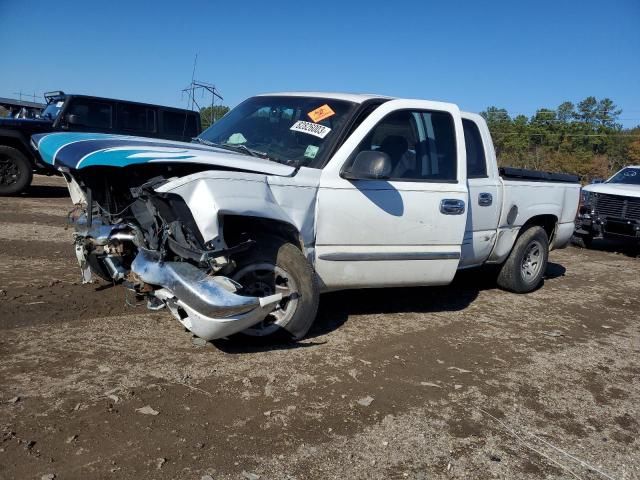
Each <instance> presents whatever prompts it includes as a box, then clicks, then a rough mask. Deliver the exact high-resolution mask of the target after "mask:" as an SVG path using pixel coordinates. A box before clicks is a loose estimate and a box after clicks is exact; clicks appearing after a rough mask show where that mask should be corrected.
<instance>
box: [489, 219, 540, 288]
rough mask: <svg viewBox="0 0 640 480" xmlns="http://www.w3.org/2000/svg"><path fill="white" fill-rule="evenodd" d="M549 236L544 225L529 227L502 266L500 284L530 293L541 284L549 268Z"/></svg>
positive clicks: (502, 286) (499, 275)
mask: <svg viewBox="0 0 640 480" xmlns="http://www.w3.org/2000/svg"><path fill="white" fill-rule="evenodd" d="M548 259H549V238H548V237H547V232H545V231H544V229H543V228H542V227H538V226H533V227H529V228H527V229H526V230H525V231H524V232H523V233H522V234H521V235H520V236H519V237H518V239H517V240H516V243H515V245H514V246H513V249H512V250H511V253H510V254H509V257H508V258H507V260H506V261H505V262H504V263H503V264H502V266H501V267H500V273H499V274H498V285H499V286H500V287H501V288H504V289H505V290H509V291H510V292H515V293H528V292H531V291H533V290H535V289H536V288H538V286H539V285H540V283H541V282H542V277H543V276H544V273H545V271H546V270H547V261H548Z"/></svg>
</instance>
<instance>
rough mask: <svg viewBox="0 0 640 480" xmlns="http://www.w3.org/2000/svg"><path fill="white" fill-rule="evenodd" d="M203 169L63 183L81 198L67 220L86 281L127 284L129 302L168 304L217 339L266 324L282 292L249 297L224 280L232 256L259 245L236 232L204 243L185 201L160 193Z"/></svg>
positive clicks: (134, 171) (146, 168) (116, 173)
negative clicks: (98, 279) (166, 185)
mask: <svg viewBox="0 0 640 480" xmlns="http://www.w3.org/2000/svg"><path fill="white" fill-rule="evenodd" d="M204 169H205V168H204V167H203V166H198V165H148V164H146V165H137V166H132V167H128V168H124V169H122V168H117V169H116V168H110V167H93V168H87V169H83V170H81V171H74V172H73V176H72V175H71V174H70V173H65V178H66V179H67V181H68V182H69V184H70V190H71V192H72V193H74V192H75V195H76V198H74V202H77V203H76V207H75V208H74V210H72V212H71V213H70V215H69V220H70V222H71V223H72V224H73V225H74V227H75V230H76V232H75V252H76V256H77V258H78V261H79V263H80V266H81V270H82V278H83V282H90V281H91V278H92V274H96V275H98V276H100V277H101V278H103V279H104V280H107V281H112V282H115V283H122V284H123V285H124V286H125V287H126V288H127V290H128V294H129V297H130V299H131V302H132V303H133V302H136V303H137V302H139V301H140V300H142V299H144V300H146V302H147V306H148V308H150V309H152V310H156V309H161V308H163V307H165V306H166V307H167V308H168V309H169V310H170V311H171V312H172V313H173V315H174V316H175V317H176V318H177V319H178V320H180V321H181V322H182V323H183V324H184V325H185V327H187V328H188V329H189V330H191V331H193V332H194V333H195V334H196V335H198V336H200V337H203V338H205V339H213V338H219V337H222V336H227V335H229V334H232V333H236V332H238V331H240V330H243V329H244V328H246V327H249V326H251V325H253V324H255V323H256V322H257V321H260V320H262V319H263V318H264V317H265V316H267V314H268V313H269V312H270V311H271V310H273V309H274V308H277V305H278V303H279V302H280V301H281V300H282V295H281V294H280V293H274V294H273V295H270V296H266V297H254V296H248V295H246V293H245V294H243V293H244V292H243V286H242V285H240V284H239V283H237V282H236V281H234V280H232V279H231V278H230V277H228V276H226V275H229V274H231V273H232V272H233V270H234V268H235V262H234V256H235V255H236V254H240V253H242V252H245V251H247V250H249V249H250V248H252V246H253V245H254V243H255V240H253V239H251V238H250V236H249V235H248V234H247V233H246V232H237V233H236V234H235V235H233V236H232V237H231V238H232V239H233V242H234V244H233V245H230V246H227V245H226V243H225V242H224V241H223V239H221V238H216V239H213V240H210V241H208V242H205V241H204V239H203V237H202V234H201V233H200V231H199V229H198V227H197V225H196V223H195V220H194V218H193V216H192V213H191V211H190V209H189V208H188V207H187V205H186V204H185V201H184V200H183V198H182V197H180V196H179V195H177V194H173V193H162V192H158V191H156V190H155V188H157V187H159V186H161V185H163V184H164V183H166V182H167V180H168V178H175V177H183V176H186V175H189V174H192V173H197V172H199V171H201V170H204ZM208 319H216V320H218V321H207V320H208Z"/></svg>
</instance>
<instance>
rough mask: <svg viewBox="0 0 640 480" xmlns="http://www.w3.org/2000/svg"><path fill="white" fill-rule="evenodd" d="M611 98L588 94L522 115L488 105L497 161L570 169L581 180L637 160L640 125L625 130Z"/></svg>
mask: <svg viewBox="0 0 640 480" xmlns="http://www.w3.org/2000/svg"><path fill="white" fill-rule="evenodd" d="M621 113H622V109H620V108H619V107H618V106H617V105H616V104H615V103H614V102H613V101H612V100H611V99H609V98H603V99H600V100H598V99H597V98H596V97H587V98H585V99H584V100H582V101H581V102H578V103H577V104H574V103H572V102H563V103H561V104H560V105H559V106H558V107H557V108H556V109H549V108H541V109H539V110H537V111H536V113H535V114H534V115H533V116H531V117H527V116H525V115H516V116H514V117H512V116H511V115H509V113H508V112H507V110H506V109H504V108H498V107H489V108H487V110H486V111H484V112H482V113H481V115H482V116H483V117H484V118H485V119H486V120H487V124H488V125H489V130H490V131H491V136H492V137H493V143H494V146H495V149H496V155H497V156H498V163H499V164H500V165H501V166H511V167H521V168H531V169H536V170H547V171H552V172H567V173H574V174H577V175H579V176H580V178H581V179H582V180H583V181H584V182H589V181H590V180H592V179H594V178H607V177H608V176H609V175H611V174H612V173H614V172H615V171H617V170H619V169H620V168H622V167H623V166H625V165H628V164H632V163H640V126H638V127H635V128H630V129H624V128H623V127H622V125H621V124H620V123H619V118H620V114H621Z"/></svg>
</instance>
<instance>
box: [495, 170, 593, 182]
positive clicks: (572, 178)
mask: <svg viewBox="0 0 640 480" xmlns="http://www.w3.org/2000/svg"><path fill="white" fill-rule="evenodd" d="M500 176H501V177H502V178H505V179H508V180H522V181H528V182H562V183H579V182H580V177H578V176H577V175H571V174H569V173H553V172H542V171H539V170H527V169H526V168H514V167H500Z"/></svg>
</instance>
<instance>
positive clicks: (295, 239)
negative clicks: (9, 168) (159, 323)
mask: <svg viewBox="0 0 640 480" xmlns="http://www.w3.org/2000/svg"><path fill="white" fill-rule="evenodd" d="M65 135H66V136H65ZM33 144H34V146H35V147H36V148H38V150H39V151H40V154H41V155H42V157H43V158H44V159H45V160H46V161H47V162H49V163H50V164H52V165H53V166H54V167H56V168H58V169H59V170H60V171H61V172H62V173H63V175H64V176H65V178H66V179H67V182H68V184H69V189H70V192H71V195H72V199H73V202H74V204H76V211H75V214H74V216H73V217H74V219H75V224H76V244H75V248H76V254H77V257H78V259H79V262H80V265H81V268H82V270H83V275H84V276H85V279H88V277H89V275H90V272H93V273H97V274H98V275H99V276H101V277H103V278H106V279H109V280H111V281H115V282H122V283H124V285H125V286H126V287H127V288H128V289H130V290H131V291H132V292H134V293H135V294H136V295H138V296H141V297H146V298H147V301H148V306H149V307H150V308H154V309H158V308H163V307H167V308H168V310H170V311H171V312H172V314H173V315H174V316H175V317H176V318H177V319H178V320H179V321H180V322H181V323H182V324H183V325H184V326H185V327H186V328H188V329H189V330H191V331H192V332H193V333H195V334H196V335H198V336H200V337H203V338H205V339H214V338H220V337H228V336H230V335H234V334H238V335H241V336H242V335H244V336H258V337H263V338H268V339H270V340H274V339H282V337H283V336H284V337H285V338H288V339H291V338H293V339H299V338H301V337H303V336H304V335H305V334H306V333H307V331H308V330H309V328H310V326H311V324H312V322H313V320H314V319H315V316H316V309H317V305H318V299H319V294H320V293H321V292H324V291H330V290H339V289H350V288H370V287H402V286H416V285H442V284H447V283H449V282H451V281H452V280H453V278H454V276H455V274H456V271H457V270H459V269H461V268H469V267H475V266H480V265H484V264H495V265H499V266H500V267H499V277H498V285H499V286H501V287H502V288H505V289H507V290H510V291H513V292H518V293H524V292H529V291H532V290H534V289H535V288H537V287H538V286H539V285H540V284H541V282H542V279H543V276H544V273H545V268H546V264H547V259H548V254H549V251H550V250H551V249H554V248H562V247H564V246H566V245H567V243H568V242H569V240H570V238H571V236H572V233H573V230H574V219H575V215H576V211H577V208H578V200H579V197H580V185H579V183H578V179H577V177H573V176H569V175H563V174H549V173H544V172H532V171H525V170H518V169H508V168H507V169H499V168H498V166H497V163H496V157H495V153H494V149H493V144H492V142H491V137H490V134H489V131H488V128H487V125H486V123H485V121H484V120H483V118H482V117H480V116H479V115H474V114H471V113H466V112H461V111H460V110H459V108H458V107H457V106H456V105H453V104H450V103H442V102H433V101H426V100H411V99H395V98H387V97H382V96H375V95H355V94H338V93H318V92H312V93H279V94H270V95H260V96H256V97H252V98H249V99H248V100H246V101H244V102H243V103H241V104H240V105H239V106H237V107H236V108H234V109H233V110H232V111H231V112H229V113H228V114H227V115H226V116H225V117H223V118H222V119H221V120H219V121H218V122H217V123H215V124H214V125H213V126H211V127H210V128H209V129H208V130H206V131H205V132H203V133H202V134H201V135H200V136H199V137H198V138H195V139H194V142H193V143H181V142H168V141H161V140H150V139H144V138H136V137H122V136H113V135H96V134H85V135H78V134H50V135H43V136H34V137H33Z"/></svg>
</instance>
